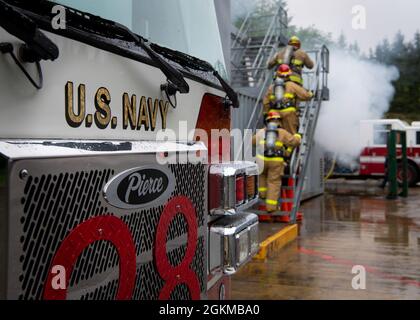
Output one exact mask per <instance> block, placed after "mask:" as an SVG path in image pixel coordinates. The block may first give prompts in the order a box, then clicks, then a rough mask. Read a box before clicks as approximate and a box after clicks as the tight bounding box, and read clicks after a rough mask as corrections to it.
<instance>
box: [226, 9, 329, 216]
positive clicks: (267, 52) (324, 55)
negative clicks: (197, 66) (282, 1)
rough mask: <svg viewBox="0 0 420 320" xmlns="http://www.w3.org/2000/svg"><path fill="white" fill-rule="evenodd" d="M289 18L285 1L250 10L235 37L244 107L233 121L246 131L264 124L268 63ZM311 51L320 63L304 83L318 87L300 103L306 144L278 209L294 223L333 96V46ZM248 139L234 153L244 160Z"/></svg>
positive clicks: (236, 79)
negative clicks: (271, 9) (268, 10)
mask: <svg viewBox="0 0 420 320" xmlns="http://www.w3.org/2000/svg"><path fill="white" fill-rule="evenodd" d="M287 21H288V19H287V12H286V11H285V10H284V9H283V8H281V7H280V8H279V9H278V11H277V12H275V13H274V14H272V15H267V16H264V17H261V16H259V15H255V14H250V15H248V16H247V17H246V19H245V20H244V22H243V24H242V26H241V28H240V29H239V31H238V32H237V34H236V35H235V37H234V40H233V45H232V59H231V62H232V81H231V83H232V85H233V87H234V88H235V89H236V91H237V92H238V93H239V99H240V103H241V108H239V109H236V110H234V112H233V127H234V128H237V129H238V128H239V129H241V131H242V133H244V132H245V130H251V131H252V133H255V132H256V130H257V129H258V128H261V127H262V126H263V115H262V109H263V108H262V99H263V97H264V95H265V93H266V91H267V89H268V87H269V85H270V84H271V83H272V81H273V71H270V70H267V67H266V66H267V62H268V60H269V59H270V58H271V57H273V56H274V54H275V53H276V52H277V51H278V50H279V49H278V47H279V46H282V45H284V46H285V45H286V44H287V38H286V31H287ZM307 52H308V53H309V54H310V55H311V56H312V58H313V59H314V62H315V67H314V68H313V69H312V70H310V71H305V72H304V74H303V78H304V83H305V87H306V88H307V89H308V90H311V91H312V92H315V96H314V98H313V99H312V100H311V101H307V102H305V103H302V105H301V106H300V109H301V118H300V130H299V132H300V133H302V135H303V138H302V144H301V146H300V147H299V148H297V149H296V150H295V151H294V153H293V155H292V157H291V160H290V162H289V166H288V174H287V175H286V176H285V177H284V181H283V183H282V194H281V198H280V208H281V210H280V211H278V212H275V213H274V214H273V216H278V217H287V220H284V221H285V222H289V221H290V222H292V223H295V222H296V220H297V216H298V211H299V207H300V202H301V198H302V191H303V189H304V183H305V177H306V175H307V170H308V167H309V166H308V165H309V159H310V155H311V149H312V147H313V139H314V134H315V129H316V125H317V122H318V116H319V112H320V109H321V105H322V102H323V101H326V100H329V90H328V73H329V51H328V49H327V47H325V46H323V47H322V48H320V49H317V50H312V51H307ZM243 136H244V135H243ZM246 142H247V140H246V139H244V142H243V143H242V144H241V146H240V148H239V150H238V151H237V152H236V154H234V155H233V158H234V159H235V160H242V159H244V158H246V157H245V156H244V155H250V154H252V153H253V152H252V145H250V144H246ZM246 160H249V159H246ZM254 211H255V213H257V214H260V215H263V214H264V213H265V212H263V211H258V210H257V209H256V210H254Z"/></svg>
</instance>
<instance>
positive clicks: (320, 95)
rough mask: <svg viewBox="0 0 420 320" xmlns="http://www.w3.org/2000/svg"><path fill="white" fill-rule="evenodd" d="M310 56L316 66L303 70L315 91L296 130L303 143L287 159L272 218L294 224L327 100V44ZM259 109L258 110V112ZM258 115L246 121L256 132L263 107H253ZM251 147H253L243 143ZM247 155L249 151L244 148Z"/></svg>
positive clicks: (311, 88)
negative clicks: (279, 194) (287, 163)
mask: <svg viewBox="0 0 420 320" xmlns="http://www.w3.org/2000/svg"><path fill="white" fill-rule="evenodd" d="M308 53H309V54H310V55H311V56H313V58H314V61H315V67H314V68H313V70H310V71H305V72H304V74H303V78H304V83H305V87H306V88H308V90H311V91H312V92H315V95H314V98H313V99H312V100H310V101H307V102H304V103H302V104H301V105H300V110H301V117H300V128H299V133H301V134H302V143H301V146H300V147H299V148H297V149H296V150H295V151H294V152H293V154H292V157H291V159H290V162H289V165H288V168H287V172H288V173H287V174H286V175H285V176H284V177H283V182H282V193H281V196H280V199H279V200H280V201H279V207H280V208H281V210H279V211H277V212H275V213H273V214H272V216H274V217H282V218H284V219H282V220H281V221H283V222H292V223H296V220H297V216H298V211H299V207H300V203H301V199H302V192H303V189H304V183H305V177H306V175H307V170H308V167H309V159H310V155H311V150H312V147H313V140H314V135H315V129H316V126H317V123H318V117H319V113H320V110H321V106H322V102H323V101H327V100H329V89H328V73H329V51H328V48H327V47H326V46H323V47H322V48H320V49H318V50H312V51H308ZM257 110H258V111H257ZM255 113H256V114H257V116H256V117H254V116H253V117H252V118H253V119H257V120H256V121H254V122H253V123H249V125H250V126H249V127H248V128H249V129H252V130H253V132H255V131H256V129H257V128H258V125H259V124H260V123H261V122H262V121H261V120H262V117H263V115H262V107H260V108H259V109H256V110H255ZM246 148H252V146H246ZM245 152H246V154H249V152H250V150H245ZM255 213H257V214H259V215H265V214H266V212H265V211H259V210H258V209H256V210H255Z"/></svg>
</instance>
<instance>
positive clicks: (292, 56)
mask: <svg viewBox="0 0 420 320" xmlns="http://www.w3.org/2000/svg"><path fill="white" fill-rule="evenodd" d="M300 47H301V42H300V40H299V38H298V37H296V36H293V37H291V38H290V40H289V43H288V46H287V47H286V48H284V49H283V50H281V51H280V52H278V53H277V54H276V55H275V56H274V57H273V58H272V59H271V60H270V61H269V62H268V69H273V68H274V67H277V66H280V65H282V64H287V65H289V66H290V68H291V69H292V71H293V74H292V75H291V76H290V80H291V81H293V82H295V83H297V84H298V85H300V86H303V79H302V71H303V68H304V67H306V68H308V69H313V67H314V62H313V61H312V59H311V58H310V57H309V55H308V54H307V53H306V52H305V51H304V50H302V49H301V48H300Z"/></svg>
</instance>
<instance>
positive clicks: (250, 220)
mask: <svg viewBox="0 0 420 320" xmlns="http://www.w3.org/2000/svg"><path fill="white" fill-rule="evenodd" d="M258 249H259V241H258V216H257V215H256V214H253V213H240V214H237V215H234V216H226V217H224V218H221V219H219V220H217V221H216V222H215V223H214V224H213V225H212V226H211V227H210V252H217V251H219V252H221V255H219V256H217V255H210V261H209V263H210V271H215V270H216V271H219V270H222V271H223V272H224V273H225V274H228V275H232V274H234V273H236V272H237V271H238V269H239V268H240V267H241V266H243V265H244V264H246V263H247V262H248V261H249V260H250V259H251V258H252V257H253V256H254V255H255V254H256V253H257V252H258Z"/></svg>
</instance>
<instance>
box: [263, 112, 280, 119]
mask: <svg viewBox="0 0 420 320" xmlns="http://www.w3.org/2000/svg"><path fill="white" fill-rule="evenodd" d="M280 119H281V115H280V113H278V112H275V111H271V112H269V113H268V115H267V119H266V120H267V121H270V120H280Z"/></svg>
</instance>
